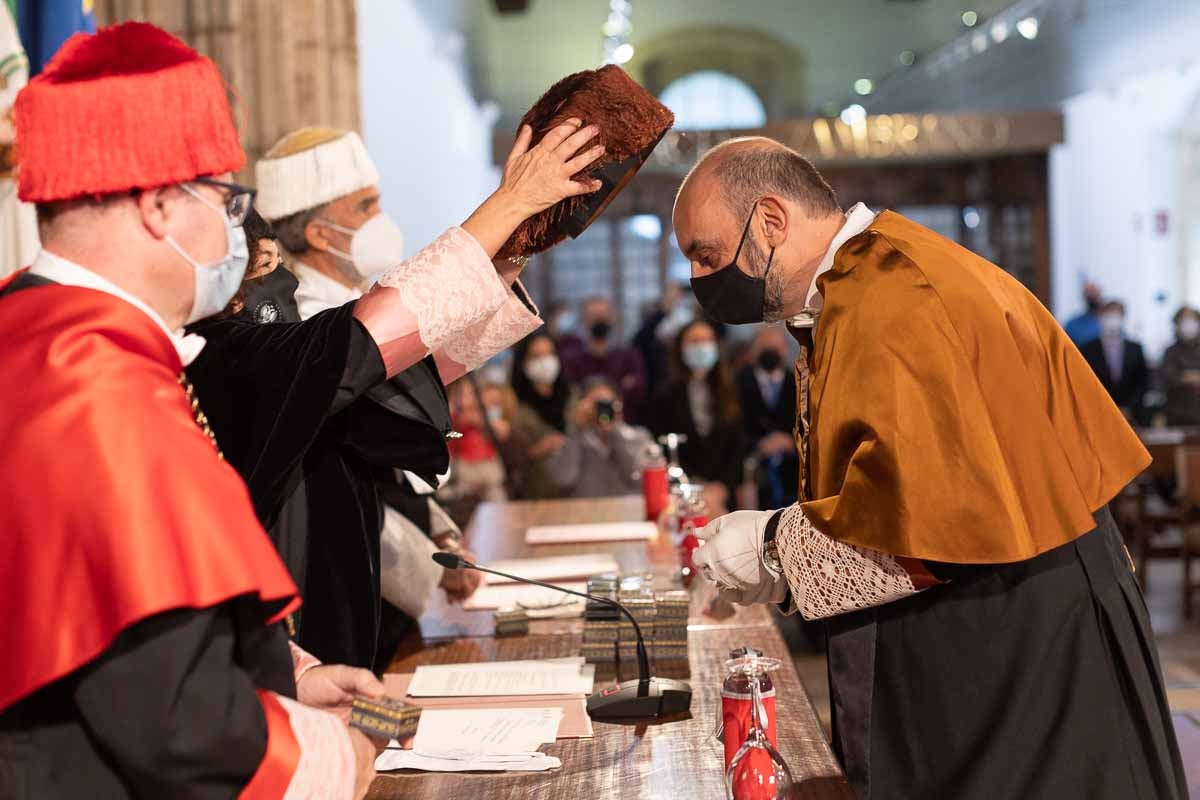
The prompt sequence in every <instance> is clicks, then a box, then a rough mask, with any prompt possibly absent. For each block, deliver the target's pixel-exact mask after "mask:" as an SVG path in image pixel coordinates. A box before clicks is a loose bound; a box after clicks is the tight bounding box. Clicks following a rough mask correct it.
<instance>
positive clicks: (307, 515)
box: [188, 303, 450, 667]
mask: <svg viewBox="0 0 1200 800" xmlns="http://www.w3.org/2000/svg"><path fill="white" fill-rule="evenodd" d="M353 309H354V304H353V303H348V304H346V305H344V306H341V307H338V308H333V309H329V310H327V311H323V312H321V313H319V314H316V315H314V316H313V317H312V318H310V319H308V320H306V321H304V322H287V323H282V324H258V323H257V322H256V321H255V319H256V317H257V316H258V315H255V314H251V313H247V314H244V315H242V316H241V317H238V318H233V319H226V320H219V321H214V322H201V323H199V324H198V325H196V326H194V328H193V330H194V332H196V333H199V334H201V335H203V336H204V337H205V338H206V340H207V342H208V343H207V344H206V345H205V349H204V351H203V352H202V353H201V355H200V358H198V359H197V360H196V361H195V362H193V363H192V365H190V366H189V367H188V374H189V376H190V377H191V379H192V382H193V383H194V384H195V386H196V392H197V395H198V396H199V398H200V402H201V405H202V406H203V408H204V409H205V412H206V413H207V414H208V417H209V420H210V422H211V424H212V427H213V430H214V432H215V433H216V436H217V441H218V442H220V444H221V447H222V449H223V450H224V452H225V457H226V458H227V459H228V460H229V462H230V463H231V464H232V465H233V466H234V468H235V469H237V470H238V472H239V473H241V475H242V477H243V478H244V479H245V480H246V482H247V485H248V486H249V488H250V492H251V495H252V497H253V500H254V505H255V509H256V511H257V512H258V514H259V518H260V520H262V522H263V524H264V526H265V527H267V528H268V530H269V532H270V533H271V535H272V538H273V540H274V541H275V542H276V546H277V547H278V548H279V550H280V552H281V554H283V556H284V561H285V563H286V564H287V565H288V568H289V570H290V571H291V572H292V575H293V577H294V578H295V580H296V583H297V585H298V586H300V587H301V591H302V593H303V596H304V606H303V608H302V609H301V612H300V614H299V616H298V619H297V627H298V636H297V638H298V640H299V643H300V645H301V646H302V647H304V648H305V649H306V650H308V651H309V652H310V653H312V654H313V655H314V656H316V657H317V658H320V659H321V660H322V661H325V662H329V663H343V664H351V665H354V666H362V667H371V666H373V665H374V663H375V660H376V652H377V651H378V650H379V649H380V648H379V638H380V629H381V619H380V615H381V610H380V588H379V535H380V530H381V528H382V525H383V506H382V501H381V500H380V496H379V491H378V489H377V483H378V482H384V483H385V484H386V482H387V481H389V480H390V481H391V482H392V483H395V478H394V476H392V475H391V471H392V470H393V469H394V468H399V469H407V470H410V471H412V472H414V473H416V474H418V475H420V476H421V477H422V478H425V479H426V480H427V481H428V482H430V483H434V484H435V483H436V476H437V475H438V474H440V473H443V472H445V471H446V469H447V467H448V465H449V453H448V451H447V450H446V446H445V434H446V433H448V432H449V430H450V417H449V410H448V408H447V406H446V399H445V391H444V388H443V387H442V384H441V380H440V378H439V377H438V373H437V367H436V364H435V363H434V361H433V359H432V357H430V358H427V359H425V360H424V361H422V362H420V363H418V364H416V365H414V366H413V367H410V368H409V369H408V370H405V371H404V372H402V373H400V374H399V375H397V376H395V377H393V378H392V379H391V380H388V379H387V377H386V372H385V369H384V366H383V362H382V359H381V357H380V355H379V349H378V347H377V346H376V345H375V342H374V340H373V339H371V337H370V334H368V333H367V331H366V329H365V328H363V327H362V325H361V323H359V322H358V321H357V320H355V319H354V317H353ZM290 313H291V312H290V311H289V310H287V309H285V310H284V314H283V317H284V318H285V319H286V318H288V317H290ZM402 513H403V512H402ZM390 621H391V622H392V624H393V626H395V625H404V624H406V622H407V620H406V618H403V617H402V616H400V617H396V618H394V619H392V620H390ZM382 655H383V657H384V658H386V656H389V655H390V653H385V654H382Z"/></svg>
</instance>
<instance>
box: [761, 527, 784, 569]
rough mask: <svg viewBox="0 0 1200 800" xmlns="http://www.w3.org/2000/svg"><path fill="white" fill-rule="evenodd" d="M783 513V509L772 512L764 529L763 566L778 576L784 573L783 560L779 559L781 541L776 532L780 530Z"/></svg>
mask: <svg viewBox="0 0 1200 800" xmlns="http://www.w3.org/2000/svg"><path fill="white" fill-rule="evenodd" d="M782 515H783V512H782V511H777V512H775V513H774V514H772V515H771V519H769V520H767V529H766V530H765V531H763V544H762V562H763V566H765V567H766V568H767V571H768V572H770V573H771V574H772V575H774V576H775V577H776V578H778V577H780V576H781V575H783V562H781V561H780V560H779V542H778V541H776V539H775V534H776V532H777V531H778V530H779V518H780V517H781V516H782Z"/></svg>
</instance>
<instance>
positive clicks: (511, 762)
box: [375, 656, 596, 772]
mask: <svg viewBox="0 0 1200 800" xmlns="http://www.w3.org/2000/svg"><path fill="white" fill-rule="evenodd" d="M595 671H596V667H595V665H594V664H585V663H584V661H583V658H582V657H580V656H572V657H569V658H552V659H541V660H528V661H493V662H487V663H476V664H439V665H435V666H421V667H417V670H416V672H415V673H414V674H413V676H412V679H411V681H408V682H407V684H406V685H403V686H401V685H400V684H399V683H397V681H395V680H392V681H388V682H387V685H388V686H389V688H392V689H399V690H400V691H401V692H403V694H404V697H405V698H406V699H411V700H412V701H413V702H415V703H417V704H418V705H419V704H421V698H434V699H437V698H442V699H443V700H442V702H447V701H445V700H444V699H445V698H455V699H456V700H457V699H461V698H479V700H478V702H479V703H480V705H479V706H477V707H459V708H445V707H441V708H439V707H436V706H425V707H424V708H423V710H422V712H421V721H420V723H419V724H418V725H417V733H416V736H415V738H414V739H413V744H412V749H411V750H403V749H401V746H400V745H399V744H398V743H396V742H392V743H391V744H390V745H389V746H388V749H387V750H385V751H384V752H383V753H382V754H380V756H379V758H378V759H376V761H375V769H377V770H380V771H384V770H394V769H421V770H429V771H432V772H466V771H510V770H512V771H540V770H546V769H554V768H556V767H559V766H561V762H560V761H559V760H558V759H557V758H554V757H553V756H548V755H546V754H544V753H541V752H538V748H540V747H541V746H542V745H543V744H549V743H552V742H554V741H555V739H557V738H558V734H559V730H560V727H561V726H562V725H563V723H564V722H565V721H566V720H567V717H568V716H570V712H571V711H573V710H575V709H574V706H573V705H570V702H573V703H575V704H578V705H580V707H582V703H583V696H584V695H585V694H587V693H589V692H591V690H592V684H593V683H594V682H595ZM388 677H389V678H393V677H396V678H399V677H400V676H388ZM564 696H565V699H566V700H567V701H568V703H566V704H565V703H564ZM486 698H503V700H496V701H493V702H492V704H491V705H487V704H486V703H487V701H486ZM527 698H528V699H527ZM537 701H541V702H540V703H538V702H537ZM430 702H431V703H432V702H435V700H430ZM465 702H469V701H465ZM509 703H511V704H512V705H511V706H510V705H508V704H509ZM576 716H579V715H578V714H576ZM582 716H583V717H584V721H585V722H586V712H583V714H582ZM573 725H574V726H575V727H578V722H575V723H573ZM590 733H591V729H590V725H589V726H588V727H587V728H586V731H585V732H582V735H590ZM571 735H575V736H578V735H581V732H576V733H574V734H571Z"/></svg>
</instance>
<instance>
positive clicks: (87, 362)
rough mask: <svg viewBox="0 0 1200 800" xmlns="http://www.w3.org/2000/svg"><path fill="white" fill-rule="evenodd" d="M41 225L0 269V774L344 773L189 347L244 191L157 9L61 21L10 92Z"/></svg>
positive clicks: (200, 69)
mask: <svg viewBox="0 0 1200 800" xmlns="http://www.w3.org/2000/svg"><path fill="white" fill-rule="evenodd" d="M16 129H17V138H18V140H19V142H20V161H21V169H20V187H19V188H20V196H21V199H22V200H24V201H27V202H33V203H37V204H38V211H39V218H40V225H41V233H42V240H43V244H44V248H45V249H44V250H43V251H42V252H41V253H40V254H39V255H38V257H37V258H36V259H35V261H34V263H33V265H32V266H31V268H29V269H28V270H25V271H22V272H20V273H18V274H17V275H16V276H15V277H14V278H13V279H11V280H9V281H8V282H6V283H4V284H0V341H3V342H4V354H3V357H2V358H0V439H3V441H4V442H5V453H4V457H3V459H0V482H2V483H3V485H5V486H6V487H8V488H7V492H6V494H5V499H4V502H3V503H0V531H2V532H3V535H2V536H0V586H3V587H4V590H3V592H0V618H2V619H3V620H4V624H3V625H0V651H2V652H3V653H4V658H3V659H2V660H0V796H2V797H5V798H35V797H36V798H60V797H64V798H65V797H83V796H89V797H103V798H125V797H164V798H165V797H170V798H217V797H221V798H228V797H235V796H237V797H243V798H298V797H321V798H351V797H361V796H362V795H363V794H364V793H365V791H366V789H367V786H368V785H369V783H370V779H371V777H372V774H373V767H372V765H373V761H374V755H375V751H374V746H373V745H372V743H371V742H370V740H369V739H367V738H366V737H365V736H363V735H362V734H361V733H359V732H357V731H353V730H351V729H349V728H348V727H347V726H346V725H345V723H344V722H343V721H342V720H341V719H339V718H338V717H337V716H336V715H334V714H331V713H327V712H326V711H323V710H319V709H317V708H314V707H312V705H306V704H305V702H298V701H297V699H296V698H297V696H298V697H299V700H300V701H306V702H307V703H312V704H316V705H321V706H325V707H335V706H338V705H339V704H342V703H344V702H346V701H347V700H348V699H349V697H350V695H351V694H353V693H356V692H361V693H368V694H375V693H378V692H380V691H381V687H380V686H379V684H378V683H377V682H376V681H375V680H374V678H373V677H372V676H370V674H369V673H366V672H365V671H361V670H350V669H349V668H345V667H336V666H334V667H321V666H314V662H315V659H312V658H311V657H306V656H305V654H303V651H299V650H298V648H294V647H292V648H291V649H289V644H288V642H287V639H286V636H285V634H284V632H283V626H282V625H281V624H280V623H281V621H282V620H283V619H284V618H285V616H286V615H288V614H289V613H290V612H291V611H292V610H293V609H295V608H296V607H297V605H298V599H297V596H296V595H297V593H296V589H295V586H294V584H293V583H292V581H291V579H290V577H289V576H288V573H287V570H286V568H285V567H284V566H283V564H282V563H281V562H280V560H279V557H278V555H277V554H276V552H275V550H274V548H273V547H272V545H271V542H270V541H269V540H268V538H267V536H266V535H265V533H264V531H263V530H262V528H261V526H260V525H259V524H258V522H257V520H256V518H255V515H254V511H253V508H252V506H251V503H250V499H249V496H248V494H247V492H246V488H245V486H244V485H243V484H242V482H241V480H240V479H239V478H238V476H237V474H236V473H235V472H234V470H233V469H232V468H230V467H229V466H228V465H227V464H225V463H224V462H223V461H222V459H221V457H220V454H219V452H218V450H217V449H216V447H215V442H214V441H213V440H212V434H211V431H210V430H208V426H207V422H206V420H205V417H204V415H203V413H202V411H201V410H200V409H199V407H198V404H197V403H196V402H195V401H194V400H193V399H192V398H191V392H190V387H188V386H186V381H185V380H184V379H183V378H182V369H183V367H184V366H185V365H186V364H187V363H188V362H189V361H190V360H191V359H192V358H194V357H195V356H196V354H197V352H198V349H199V347H202V346H203V340H201V339H199V338H198V337H194V336H183V335H182V328H183V326H184V325H185V324H186V323H188V322H192V321H195V320H197V319H200V318H202V317H205V316H207V315H209V314H212V313H214V312H216V311H219V310H221V309H222V308H223V307H224V306H225V304H226V303H227V302H228V300H229V299H230V297H231V296H232V294H233V292H234V291H235V290H236V289H237V288H238V285H239V283H240V281H241V278H242V274H243V273H244V271H245V267H246V243H245V235H244V233H243V232H242V230H241V227H240V226H241V222H242V220H243V219H244V217H245V214H246V213H247V211H248V210H249V206H250V201H251V199H252V196H253V195H252V193H251V192H250V191H249V190H246V189H244V188H242V187H239V186H237V185H235V184H232V183H229V181H228V179H229V173H230V172H232V171H233V170H236V169H238V168H240V167H241V166H242V164H243V162H244V156H243V154H242V151H241V148H240V147H239V145H238V141H237V135H236V132H235V130H234V127H233V123H232V119H231V115H230V111H229V107H228V104H227V101H226V97H225V85H224V83H223V81H222V80H221V77H220V75H219V74H218V73H217V70H216V68H215V66H214V65H213V64H212V62H211V61H209V60H208V59H206V58H202V57H201V56H199V55H198V54H197V53H195V52H194V51H193V50H191V49H190V48H188V47H187V46H186V45H184V44H183V43H182V42H180V41H179V40H177V39H175V38H173V37H171V36H169V35H168V34H166V33H165V32H163V31H161V30H159V29H157V28H154V27H153V26H150V25H145V24H141V23H127V24H125V25H121V26H117V27H114V28H109V29H107V30H104V31H101V32H100V33H98V34H96V35H92V36H89V35H82V34H81V35H78V36H75V37H73V38H72V39H70V40H69V41H68V42H67V43H66V44H65V45H64V46H63V48H62V50H61V51H60V52H59V53H58V54H57V55H56V56H55V58H54V59H53V60H52V61H51V63H50V64H49V65H48V66H47V68H46V70H45V71H44V72H43V73H42V74H41V75H39V76H38V77H37V78H35V79H34V80H33V81H31V82H30V84H29V86H28V87H27V88H26V89H25V90H23V91H22V93H21V94H20V95H19V96H18V99H17V103H16Z"/></svg>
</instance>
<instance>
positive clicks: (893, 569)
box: [674, 138, 1187, 800]
mask: <svg viewBox="0 0 1200 800" xmlns="http://www.w3.org/2000/svg"><path fill="white" fill-rule="evenodd" d="M674 222H675V233H676V237H677V238H678V241H679V244H680V247H681V249H682V250H683V252H684V254H685V255H686V256H687V257H688V259H689V260H690V261H691V264H692V288H693V290H694V291H695V293H696V297H697V299H698V300H699V301H700V303H701V305H702V306H703V307H704V309H705V311H707V312H708V314H709V315H710V316H712V317H714V318H715V319H717V320H719V321H722V322H726V323H731V324H740V323H753V322H759V321H762V320H766V321H783V322H786V324H787V326H788V329H789V331H790V332H791V333H792V334H793V335H794V336H795V337H796V339H797V340H798V341H799V342H800V345H801V353H800V358H799V360H798V361H797V363H796V385H797V395H798V398H797V420H796V440H797V449H798V451H799V455H800V463H801V467H800V486H799V496H800V501H799V502H798V503H796V504H794V505H791V506H788V507H787V508H784V509H779V510H775V511H761V512H760V511H739V512H735V513H733V514H729V515H727V516H725V517H721V518H719V519H717V520H715V521H714V522H712V523H711V524H710V525H709V526H708V527H707V528H706V529H705V530H704V532H703V534H702V538H704V539H706V540H707V543H706V544H705V546H704V547H702V548H701V549H700V550H699V551H697V553H696V563H697V565H698V566H699V567H700V568H701V569H702V570H703V571H704V572H705V573H706V574H707V575H708V576H709V577H710V578H711V579H712V580H714V581H716V582H717V583H718V584H719V585H720V586H721V587H722V590H723V592H724V593H725V594H726V595H728V596H729V597H730V598H731V599H733V600H734V601H735V602H740V603H756V602H761V603H765V602H773V603H780V604H781V605H782V606H783V608H784V610H785V611H787V612H788V613H794V612H799V613H800V614H802V615H803V616H804V617H805V618H806V619H810V620H813V619H824V620H826V621H827V631H828V643H829V679H830V689H831V700H832V712H833V732H834V745H835V749H836V751H837V753H838V756H839V758H840V759H841V761H842V764H843V766H844V767H845V770H846V773H847V776H848V777H849V779H850V780H851V782H852V784H853V785H854V787H855V789H856V791H857V792H858V794H859V796H860V797H862V798H870V800H881V799H883V798H930V797H939V798H943V797H944V798H951V797H953V798H956V799H957V800H966V799H967V798H988V800H993V799H994V798H1007V797H1055V798H1113V799H1114V800H1116V798H1152V797H1153V798H1181V799H1182V798H1185V797H1186V796H1187V789H1186V785H1185V782H1184V776H1183V769H1182V765H1181V761H1180V757H1179V749H1178V746H1177V745H1176V742H1175V736H1174V733H1173V730H1172V728H1171V722H1170V715H1169V710H1168V707H1167V703H1166V699H1165V693H1164V690H1163V684H1162V676H1161V673H1160V670H1159V666H1158V657H1157V653H1156V652H1155V648H1154V640H1153V634H1152V633H1151V630H1150V622H1149V619H1148V617H1147V615H1146V609H1145V605H1144V603H1143V601H1142V596H1141V592H1140V590H1139V589H1138V585H1137V583H1136V581H1135V580H1134V577H1133V574H1132V571H1131V567H1130V563H1129V560H1128V556H1127V553H1126V552H1125V549H1124V547H1123V545H1122V542H1121V537H1120V535H1119V533H1118V531H1117V529H1116V526H1115V525H1114V524H1113V520H1112V517H1111V516H1110V514H1109V512H1108V510H1107V506H1106V504H1107V503H1108V501H1109V500H1110V499H1112V497H1113V496H1114V495H1116V494H1117V492H1118V491H1120V489H1121V487H1123V486H1125V485H1126V484H1127V483H1128V482H1129V481H1130V480H1131V479H1132V478H1133V477H1134V476H1135V475H1137V474H1138V473H1139V472H1140V471H1141V470H1142V469H1144V468H1145V467H1146V465H1147V464H1148V463H1149V457H1148V455H1147V453H1146V451H1145V449H1144V448H1143V447H1142V446H1141V444H1140V443H1139V441H1138V439H1137V437H1136V435H1135V434H1134V433H1133V431H1132V430H1131V429H1130V428H1129V426H1128V424H1127V423H1126V422H1125V420H1124V418H1123V417H1122V416H1121V413H1120V411H1118V410H1117V408H1116V407H1115V406H1114V405H1113V404H1112V401H1111V400H1109V398H1108V396H1107V395H1106V394H1105V392H1104V389H1103V388H1102V387H1101V386H1100V384H1099V382H1098V381H1097V380H1096V378H1095V376H1094V375H1093V374H1092V372H1091V370H1090V369H1089V368H1088V366H1087V364H1086V363H1085V362H1084V360H1083V358H1082V357H1081V356H1080V355H1079V352H1078V351H1077V350H1076V349H1075V347H1074V345H1072V344H1071V342H1070V340H1069V339H1068V338H1067V337H1066V335H1065V334H1064V333H1063V331H1062V329H1061V328H1059V326H1058V324H1057V323H1056V322H1055V321H1054V319H1053V318H1052V317H1051V316H1050V314H1049V313H1048V312H1047V311H1046V309H1045V308H1044V307H1043V306H1042V305H1041V303H1039V302H1038V300H1037V299H1036V298H1035V297H1033V296H1032V295H1031V294H1030V293H1029V292H1028V291H1027V290H1026V289H1025V288H1024V287H1023V286H1021V284H1020V283H1018V282H1017V281H1016V280H1014V279H1013V278H1012V277H1011V276H1009V275H1008V274H1007V273H1005V272H1004V271H1003V270H1001V269H999V268H998V267H996V266H995V265H993V264H990V263H988V262H987V261H985V260H983V259H982V258H979V257H978V256H976V255H974V254H973V253H971V252H969V251H968V250H965V249H964V248H962V247H960V246H958V245H957V244H955V243H953V242H951V241H949V240H947V239H945V238H943V237H941V236H939V235H937V234H936V233H934V232H932V231H930V230H928V229H926V228H924V227H922V226H920V225H917V224H916V223H914V222H911V221H910V220H907V219H905V218H904V217H902V216H900V215H899V214H895V213H893V212H890V211H884V212H882V213H879V214H876V213H874V212H872V211H871V210H870V209H868V208H866V207H865V206H863V205H862V204H858V205H855V206H853V207H852V208H851V209H850V210H849V211H848V212H845V213H843V211H842V209H841V207H840V206H839V205H838V202H837V198H836V196H835V195H834V192H833V190H832V189H831V188H830V187H829V185H828V184H827V183H826V182H825V181H824V179H822V177H821V176H820V174H819V173H818V172H817V171H816V170H815V169H814V168H813V167H812V165H811V164H809V163H808V161H806V160H805V159H804V158H802V157H801V156H800V155H798V154H797V153H795V152H793V151H791V150H789V149H787V148H786V147H784V146H783V145H780V144H779V143H777V142H774V141H771V140H769V139H761V138H752V139H740V140H734V141H731V142H727V143H725V144H723V145H721V146H718V147H717V148H714V149H713V150H712V151H710V152H709V153H708V154H707V155H706V156H705V157H704V158H703V159H702V160H701V161H700V163H699V164H698V165H697V166H696V167H695V169H694V170H693V171H692V173H691V174H690V175H689V176H688V177H687V179H686V180H685V181H684V184H683V186H682V188H681V189H680V192H679V196H678V198H677V200H676V204H675V219H674Z"/></svg>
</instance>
